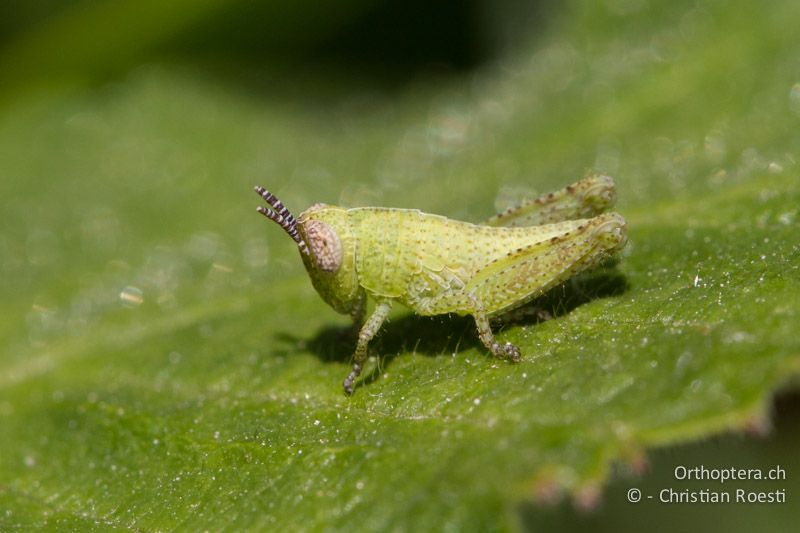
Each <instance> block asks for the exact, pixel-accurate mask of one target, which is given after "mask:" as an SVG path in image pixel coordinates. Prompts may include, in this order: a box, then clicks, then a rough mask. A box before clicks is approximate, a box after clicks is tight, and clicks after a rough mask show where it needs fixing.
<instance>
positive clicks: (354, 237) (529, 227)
mask: <svg viewBox="0 0 800 533" xmlns="http://www.w3.org/2000/svg"><path fill="white" fill-rule="evenodd" d="M255 190H256V193H258V194H259V196H261V197H262V198H263V199H264V200H265V201H266V202H267V203H268V204H269V206H270V207H268V208H267V207H259V208H258V212H259V213H261V214H262V215H264V216H266V217H267V218H269V219H271V220H273V221H275V222H276V223H278V224H279V225H280V226H281V227H282V228H283V229H284V230H285V231H286V232H287V233H288V234H289V235H290V236H291V237H292V239H294V241H295V242H296V243H297V246H298V248H299V249H300V255H301V257H302V258H303V263H304V264H305V267H306V270H307V271H308V274H309V276H310V277H311V282H312V283H313V285H314V288H316V289H317V292H319V294H320V296H322V298H323V299H324V300H325V301H326V302H327V303H328V304H329V305H330V306H331V307H333V308H334V309H335V310H336V311H338V312H340V313H343V314H349V315H350V316H351V317H352V318H353V323H354V327H355V328H356V329H358V342H357V345H356V350H355V355H354V361H353V367H352V370H351V371H350V373H349V374H348V376H347V377H346V378H345V380H344V383H343V386H344V390H345V392H346V393H347V394H352V393H353V386H354V384H355V381H356V378H358V375H359V374H360V373H361V368H362V365H363V364H364V361H365V360H366V359H367V346H368V344H369V341H370V340H371V339H372V338H373V337H374V336H375V335H376V334H377V333H378V330H379V329H380V327H381V324H383V322H384V320H386V317H387V316H388V315H389V311H390V309H391V307H392V304H394V303H395V302H399V303H401V304H403V305H405V306H407V307H409V308H411V309H412V310H413V311H414V312H415V313H418V314H420V315H439V314H444V313H457V314H459V315H472V316H473V317H474V318H475V324H476V325H477V329H478V336H479V337H480V339H481V341H482V342H483V344H484V345H485V346H486V348H488V349H489V351H491V352H492V353H493V354H494V355H495V356H497V357H501V358H505V359H508V360H510V361H519V359H520V357H521V354H520V351H519V348H517V347H516V346H514V345H513V344H511V343H505V344H501V343H500V342H498V341H497V340H496V339H495V337H494V335H493V334H492V330H491V328H490V327H489V319H490V318H492V317H496V316H499V315H502V314H504V313H507V312H508V311H511V310H512V309H514V308H517V307H519V306H521V305H523V304H525V303H526V302H528V301H530V300H531V299H533V298H535V297H537V296H539V295H541V294H542V293H544V292H545V291H547V290H548V289H550V288H551V287H553V286H555V285H557V284H559V283H561V282H562V281H564V280H566V279H568V278H569V277H571V276H573V275H574V274H576V273H578V272H580V271H582V270H585V269H587V268H591V267H593V266H595V265H597V264H599V263H601V262H603V261H604V260H605V259H607V258H608V257H610V256H611V255H612V254H614V253H615V252H617V251H619V250H621V249H622V248H623V247H624V246H625V243H626V241H627V238H626V235H625V219H623V218H622V216H620V215H619V214H617V213H604V214H601V213H603V211H605V210H606V209H607V208H609V207H610V206H611V205H613V203H614V200H615V197H616V194H615V189H614V182H613V180H612V179H611V178H609V177H607V176H601V175H594V176H589V177H587V178H584V179H582V180H581V181H578V182H577V183H574V184H572V185H569V186H567V187H565V188H564V189H561V190H560V191H557V192H553V193H550V194H546V195H544V196H541V197H539V198H536V199H535V200H530V201H527V202H524V203H522V204H521V205H519V206H517V207H514V208H511V209H508V210H506V211H504V212H502V213H500V214H498V215H496V216H494V217H492V218H491V219H489V220H488V221H486V223H485V224H482V225H477V224H470V223H468V222H459V221H457V220H450V219H448V218H445V217H443V216H439V215H431V214H428V213H423V212H421V211H418V210H416V209H390V208H383V207H359V208H354V209H345V208H342V207H337V206H333V205H326V204H314V205H312V206H311V207H309V208H308V209H306V210H305V211H303V212H302V213H301V214H300V216H299V217H298V218H297V219H295V217H294V216H292V214H291V213H290V212H289V210H288V209H286V207H284V205H283V204H282V203H281V202H280V200H278V199H277V198H276V197H275V196H274V195H273V194H272V193H270V192H268V191H266V190H265V189H264V188H262V187H256V188H255ZM367 296H370V297H371V298H372V299H373V300H375V302H376V306H375V310H374V311H373V312H372V314H371V315H370V317H369V318H368V319H367V320H366V321H365V320H364V319H365V317H366V309H367Z"/></svg>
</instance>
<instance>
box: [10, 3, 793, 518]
mask: <svg viewBox="0 0 800 533" xmlns="http://www.w3.org/2000/svg"><path fill="white" fill-rule="evenodd" d="M617 4H619V5H618V7H619V6H622V3H609V5H612V7H613V6H617ZM626 5H627V4H626ZM631 5H633V4H631ZM636 5H637V6H639V7H638V9H637V10H634V11H633V12H623V11H624V10H622V8H621V7H619V9H616V8H615V9H613V10H612V9H608V10H607V8H606V7H601V5H600V4H595V3H586V5H582V4H581V3H576V4H575V5H573V7H572V8H571V10H572V11H570V12H569V16H566V15H565V16H564V17H561V18H560V19H559V22H558V23H557V24H556V26H555V29H553V31H552V33H550V34H549V36H545V37H542V38H541V40H539V41H538V42H537V43H535V45H532V46H531V47H530V48H529V49H526V51H525V53H520V54H519V55H518V56H516V57H514V58H507V59H506V62H505V63H503V64H502V65H496V66H487V67H485V68H484V69H483V70H481V71H480V72H479V73H478V74H477V76H476V77H475V78H474V79H472V80H461V79H456V80H451V81H440V82H438V83H436V84H432V85H419V86H415V87H412V88H409V89H407V90H406V91H405V92H404V93H403V94H402V95H401V96H399V97H394V98H390V97H388V96H381V95H377V96H376V95H375V94H373V93H364V94H363V95H361V96H354V97H350V98H338V97H335V98H334V97H330V98H328V97H326V93H325V90H326V89H330V86H328V85H326V84H322V83H320V84H319V85H318V87H317V88H318V90H319V91H320V92H321V93H322V94H321V95H319V98H317V96H318V95H316V94H314V95H312V96H314V98H309V95H308V93H307V92H306V91H307V89H304V88H302V87H301V88H298V90H297V91H294V92H292V93H282V94H280V95H277V94H267V95H264V97H263V98H259V99H257V98H254V97H253V95H252V94H250V93H248V92H247V91H245V90H239V89H237V88H235V87H231V86H229V85H227V86H221V85H219V84H217V83H214V82H212V81H210V80H209V79H207V78H206V77H204V76H202V75H200V74H197V73H192V72H191V71H176V70H175V69H166V68H158V67H149V68H143V69H139V70H137V71H136V72H134V73H132V74H131V75H129V76H128V77H127V78H125V79H124V80H122V81H121V82H119V83H116V84H114V85H111V86H107V87H104V88H101V89H96V90H92V91H87V92H82V93H71V94H63V93H61V94H57V95H53V94H47V93H44V92H43V93H39V94H35V95H31V96H29V97H28V98H26V99H24V100H23V99H18V100H16V101H15V103H14V105H13V106H9V107H7V108H6V109H5V110H4V113H3V115H2V116H1V117H0V174H1V175H2V176H3V179H2V180H0V195H2V198H3V199H4V202H3V204H2V206H1V207H0V216H2V220H3V232H2V234H1V235H0V275H1V277H2V279H3V280H4V284H3V285H2V294H0V297H1V300H2V307H3V316H4V320H3V322H2V323H0V337H1V338H2V339H3V345H2V346H3V350H2V352H1V353H0V427H2V432H0V509H4V510H5V513H4V514H2V513H0V529H11V528H15V527H26V528H30V527H36V526H49V527H52V528H59V529H73V528H79V529H112V528H115V527H121V528H132V529H143V530H168V529H173V528H179V529H182V530H203V529H209V530H219V529H223V528H228V529H232V530H239V529H243V528H251V529H274V530H280V529H284V528H286V527H291V526H294V527H295V528H297V527H303V528H307V529H320V528H323V527H330V528H337V529H339V528H340V529H345V528H347V529H352V528H358V529H388V528H390V527H398V528H404V529H412V528H413V529H434V528H436V529H443V528H444V527H445V526H446V527H449V528H451V529H476V530H477V529H480V530H483V529H497V528H501V529H502V528H507V527H511V526H512V525H513V524H515V523H516V521H517V520H518V518H517V515H516V510H515V504H516V503H517V502H519V501H520V500H531V499H533V500H549V499H550V498H551V497H553V496H554V495H557V494H558V493H559V492H561V491H563V492H565V493H568V494H570V495H572V496H574V497H575V498H576V501H577V503H579V504H581V505H584V506H591V505H593V504H594V503H595V501H596V500H597V498H598V497H599V496H600V494H601V489H602V486H603V484H604V483H605V482H606V480H607V479H608V476H609V473H610V470H611V467H612V464H613V463H619V462H621V463H624V464H629V465H631V466H634V467H635V466H636V465H639V464H641V462H642V461H643V460H644V456H645V454H646V450H647V449H648V448H649V447H652V446H661V445H667V444H671V443H679V442H684V441H687V440H691V439H698V438H701V437H705V436H708V435H711V434H715V433H717V432H721V431H725V430H736V429H747V428H750V429H752V428H756V429H759V428H764V427H765V426H766V425H768V419H767V415H768V406H769V402H770V399H771V396H772V394H773V391H775V389H776V388H777V387H779V386H782V385H785V386H789V385H792V384H796V376H797V375H798V370H800V347H799V344H800V343H799V342H798V340H797V336H796V335H795V330H796V325H797V324H798V318H800V317H798V309H799V308H800V305H799V304H798V302H800V283H798V279H800V277H799V276H798V274H800V272H798V265H800V239H798V229H799V228H800V219H799V218H798V205H800V194H799V193H798V186H797V183H798V179H797V175H798V167H797V157H798V156H797V154H798V153H800V137H798V135H797V133H796V132H797V130H798V121H799V120H800V116H799V115H800V88H798V87H800V86H798V85H797V84H798V82H800V80H798V79H797V73H796V57H797V52H798V50H799V49H800V46H798V43H797V40H796V37H795V32H796V28H797V27H798V25H799V24H798V23H799V22H800V7H798V5H797V3H796V2H791V1H788V0H787V1H783V2H774V3H772V4H770V7H769V11H765V10H762V9H759V10H758V11H756V10H755V8H751V7H750V4H749V3H747V2H741V3H736V5H734V6H731V4H730V3H722V2H710V3H708V4H707V5H704V6H702V7H699V8H698V7H692V6H693V3H687V4H686V5H684V4H682V3H680V2H677V3H670V4H662V5H661V6H660V7H648V6H646V5H644V4H642V5H639V4H636ZM603 6H605V4H603ZM331 91H332V89H331ZM328 96H330V95H328ZM587 169H593V170H597V171H602V172H608V173H610V174H612V175H613V176H615V178H616V182H617V184H618V188H619V198H620V201H619V211H620V212H621V213H622V214H623V215H624V216H625V217H626V218H627V220H628V222H629V234H630V244H629V246H628V247H627V249H626V250H625V252H624V254H623V255H622V257H621V258H620V261H619V262H618V264H617V265H616V266H613V267H608V268H605V269H602V270H598V271H596V272H594V273H590V274H589V275H586V276H582V277H580V278H579V279H576V280H574V281H572V282H570V283H567V284H566V285H564V286H563V287H560V288H558V289H556V290H555V291H554V292H553V293H551V294H549V295H548V296H547V297H546V298H544V299H543V300H542V301H541V302H539V305H540V307H542V308H543V309H544V310H545V311H546V313H544V314H540V316H545V315H546V314H550V315H552V316H553V317H552V318H551V319H549V320H540V319H537V318H535V317H536V315H533V318H531V319H528V320H523V321H522V322H520V323H513V324H509V325H507V326H506V327H504V328H503V329H502V331H501V332H500V333H499V338H500V339H502V340H504V341H511V342H514V343H516V344H518V345H519V346H520V347H521V348H522V350H523V354H524V355H525V359H524V361H523V362H521V363H520V364H517V365H511V364H506V363H504V362H500V361H497V360H495V359H492V358H491V357H489V356H488V355H487V353H486V351H485V350H484V349H483V348H482V347H481V345H480V343H479V342H478V341H477V339H476V335H475V332H474V327H473V325H472V324H471V323H470V321H469V320H467V319H460V318H455V317H435V318H419V317H414V316H411V315H409V314H408V313H404V312H397V313H396V314H394V315H393V317H392V320H391V321H390V322H389V323H388V324H387V325H386V326H385V327H384V330H383V332H382V334H381V336H380V337H379V339H377V340H376V342H375V343H374V345H373V348H374V351H375V352H376V353H380V354H381V355H382V358H380V359H375V360H373V361H372V363H371V366H370V367H368V368H367V372H366V377H365V379H364V380H363V381H362V382H361V385H360V387H359V388H358V389H357V392H356V394H355V396H354V397H352V398H347V397H344V396H343V395H342V393H341V385H340V384H341V380H342V379H343V377H344V376H345V374H346V373H347V369H348V359H349V357H350V354H351V351H352V346H351V345H349V344H347V343H341V342H339V341H338V340H337V338H338V332H339V329H338V328H341V327H343V326H345V325H346V323H347V321H346V319H345V318H344V317H339V316H337V315H335V314H334V313H333V312H332V311H331V310H330V309H328V308H326V307H325V305H324V303H323V302H322V301H321V300H319V298H318V297H317V295H316V294H315V293H314V291H313V288H312V287H311V286H310V283H309V282H308V280H307V278H306V276H305V273H304V271H303V268H302V265H301V262H300V259H299V257H298V254H297V252H296V251H295V249H294V247H293V244H292V243H291V242H290V240H289V239H287V238H286V236H285V235H284V234H283V233H282V232H280V231H279V230H278V229H277V228H275V227H273V226H272V225H267V224H265V223H264V221H263V220H262V219H261V217H259V216H258V215H257V214H256V213H255V210H254V207H255V206H256V205H257V204H258V202H257V198H256V197H255V196H254V195H253V194H252V192H251V188H252V185H254V184H256V183H259V184H263V185H265V186H268V187H269V188H270V190H273V191H275V192H276V193H277V194H278V195H279V196H280V197H281V198H282V199H283V200H284V203H285V204H286V205H287V206H289V208H290V209H292V210H294V211H295V212H297V211H300V210H302V209H304V208H305V207H307V206H308V205H310V204H311V203H313V202H317V201H324V202H329V203H344V204H348V205H371V204H376V205H389V206H399V207H416V208H420V209H423V210H425V211H429V212H436V213H441V214H445V215H447V216H451V217H454V218H461V219H468V220H483V219H485V218H487V217H488V216H489V215H490V214H491V213H492V208H493V207H492V206H493V203H494V199H495V198H496V197H498V196H504V195H506V196H507V195H508V194H509V193H510V192H513V191H520V190H525V189H530V190H532V189H536V190H538V191H539V192H544V191H547V190H549V189H555V188H558V187H560V186H563V185H564V184H566V183H568V182H571V181H574V180H575V179H577V178H579V177H581V175H583V174H584V173H585V171H586V170H587ZM793 378H794V381H792V379H793Z"/></svg>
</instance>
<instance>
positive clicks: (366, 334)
mask: <svg viewBox="0 0 800 533" xmlns="http://www.w3.org/2000/svg"><path fill="white" fill-rule="evenodd" d="M391 309H392V304H391V303H390V302H388V301H384V302H378V305H377V306H376V307H375V310H374V311H373V312H372V315H370V317H369V319H367V321H366V323H364V325H363V326H362V327H361V330H360V331H359V332H358V344H357V345H356V352H355V355H354V356H353V368H352V370H350V373H349V374H348V375H347V377H346V378H345V380H344V383H342V386H343V387H344V392H345V393H346V394H348V395H349V394H353V384H354V383H355V381H356V379H357V378H358V376H359V374H361V368H362V367H363V365H364V361H366V360H367V354H368V347H369V341H371V340H372V338H373V337H374V336H375V335H376V334H377V333H378V331H380V329H381V325H382V324H383V322H384V320H386V317H388V316H389V311H390V310H391Z"/></svg>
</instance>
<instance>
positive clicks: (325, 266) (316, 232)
mask: <svg viewBox="0 0 800 533" xmlns="http://www.w3.org/2000/svg"><path fill="white" fill-rule="evenodd" d="M305 226H306V227H305V230H306V240H307V241H308V247H309V249H310V250H311V255H312V256H314V260H315V261H316V263H317V266H318V267H319V269H320V270H322V271H323V272H328V273H331V274H332V273H334V272H336V271H337V270H339V267H340V266H341V265H342V242H341V241H340V240H339V236H338V235H336V232H335V231H333V228H331V227H330V226H329V225H327V224H325V223H324V222H320V221H319V220H309V221H308V222H306V224H305Z"/></svg>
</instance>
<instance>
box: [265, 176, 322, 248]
mask: <svg viewBox="0 0 800 533" xmlns="http://www.w3.org/2000/svg"><path fill="white" fill-rule="evenodd" d="M255 191H256V194H258V195H259V196H260V197H261V198H263V199H264V201H265V202H267V203H268V204H269V206H270V207H271V208H272V209H269V208H268V207H263V206H259V207H257V208H256V210H257V211H258V212H259V213H261V214H262V215H264V216H265V217H267V218H268V219H270V220H272V221H273V222H276V223H277V224H278V225H279V226H280V227H282V228H283V231H285V232H286V233H288V234H289V237H291V238H292V239H293V240H294V242H296V243H297V246H298V247H299V248H300V251H301V252H302V253H304V254H305V255H310V252H309V250H308V246H307V245H306V243H305V241H304V240H303V238H302V237H300V232H298V231H297V219H296V218H294V215H292V213H290V212H289V210H288V209H286V206H284V205H283V203H282V202H281V201H280V200H278V198H277V197H276V196H275V195H274V194H272V193H271V192H269V191H268V190H266V189H265V188H264V187H260V186H258V185H256V187H255Z"/></svg>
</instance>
